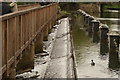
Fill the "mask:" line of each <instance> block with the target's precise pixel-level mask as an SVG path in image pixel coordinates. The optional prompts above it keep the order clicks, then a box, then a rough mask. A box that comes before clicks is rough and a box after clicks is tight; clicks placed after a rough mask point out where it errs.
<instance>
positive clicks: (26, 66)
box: [17, 41, 35, 73]
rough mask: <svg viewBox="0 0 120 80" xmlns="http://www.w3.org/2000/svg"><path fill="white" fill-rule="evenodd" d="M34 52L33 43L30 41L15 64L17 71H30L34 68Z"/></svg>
mask: <svg viewBox="0 0 120 80" xmlns="http://www.w3.org/2000/svg"><path fill="white" fill-rule="evenodd" d="M34 54H35V43H34V41H32V43H31V44H30V45H29V46H27V47H26V49H25V50H24V51H23V52H22V59H21V60H20V61H19V63H18V64H17V73H23V72H25V71H30V70H31V69H33V68H34Z"/></svg>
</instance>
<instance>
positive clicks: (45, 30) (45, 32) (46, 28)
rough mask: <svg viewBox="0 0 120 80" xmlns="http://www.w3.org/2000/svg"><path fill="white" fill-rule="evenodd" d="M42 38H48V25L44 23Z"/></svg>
mask: <svg viewBox="0 0 120 80" xmlns="http://www.w3.org/2000/svg"><path fill="white" fill-rule="evenodd" d="M43 40H44V41H47V40H48V25H46V27H44V29H43Z"/></svg>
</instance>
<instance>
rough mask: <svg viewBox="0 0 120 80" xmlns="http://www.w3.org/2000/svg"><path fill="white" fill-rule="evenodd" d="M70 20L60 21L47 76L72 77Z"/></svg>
mask: <svg viewBox="0 0 120 80" xmlns="http://www.w3.org/2000/svg"><path fill="white" fill-rule="evenodd" d="M70 46H71V45H70V34H69V20H68V18H64V19H62V20H61V21H60V25H59V27H58V31H57V36H56V41H55V44H54V48H53V51H52V54H51V60H50V62H49V64H48V67H47V70H46V74H45V78H72V77H73V66H72V58H71V53H70Z"/></svg>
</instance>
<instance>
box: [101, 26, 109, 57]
mask: <svg viewBox="0 0 120 80" xmlns="http://www.w3.org/2000/svg"><path fill="white" fill-rule="evenodd" d="M100 31H101V32H100V54H101V55H105V54H106V53H108V52H109V47H108V35H107V33H108V31H109V30H108V26H107V25H105V24H104V25H102V26H101V27H100Z"/></svg>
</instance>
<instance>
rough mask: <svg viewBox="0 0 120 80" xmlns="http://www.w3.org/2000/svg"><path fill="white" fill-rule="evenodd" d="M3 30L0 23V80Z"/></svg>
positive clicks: (0, 75)
mask: <svg viewBox="0 0 120 80" xmlns="http://www.w3.org/2000/svg"><path fill="white" fill-rule="evenodd" d="M2 30H3V29H2V22H0V80H1V79H2V59H4V58H2V57H3V56H2V54H3V48H2V47H3V45H2V44H3V41H2V40H3V34H2V33H3V31H2Z"/></svg>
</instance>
